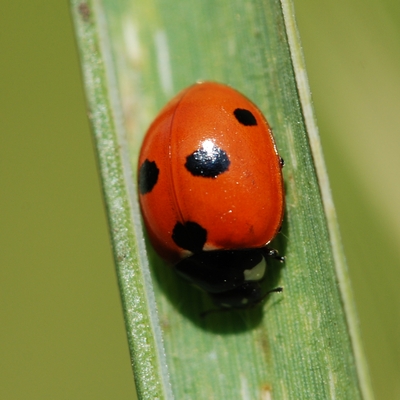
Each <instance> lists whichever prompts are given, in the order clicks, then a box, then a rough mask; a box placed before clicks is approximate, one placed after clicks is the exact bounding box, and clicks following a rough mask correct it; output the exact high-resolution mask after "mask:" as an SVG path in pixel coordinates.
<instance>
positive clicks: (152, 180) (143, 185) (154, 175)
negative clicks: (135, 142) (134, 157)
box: [139, 159, 160, 194]
mask: <svg viewBox="0 0 400 400" xmlns="http://www.w3.org/2000/svg"><path fill="white" fill-rule="evenodd" d="M159 172H160V170H159V169H158V167H157V164H156V163H155V161H149V160H147V159H146V160H144V163H143V164H142V165H141V166H140V169H139V192H140V194H146V193H150V192H151V191H152V190H153V188H154V186H155V185H156V183H157V180H158V174H159Z"/></svg>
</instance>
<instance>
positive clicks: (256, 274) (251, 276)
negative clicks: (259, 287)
mask: <svg viewBox="0 0 400 400" xmlns="http://www.w3.org/2000/svg"><path fill="white" fill-rule="evenodd" d="M266 269H267V262H266V261H265V258H264V257H263V258H262V260H261V261H260V262H259V263H258V264H257V265H256V266H255V267H253V268H252V269H245V270H244V271H243V273H244V280H245V281H259V280H261V279H262V278H263V277H264V274H265V270H266Z"/></svg>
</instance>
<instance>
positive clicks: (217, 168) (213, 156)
mask: <svg viewBox="0 0 400 400" xmlns="http://www.w3.org/2000/svg"><path fill="white" fill-rule="evenodd" d="M230 163H231V162H230V160H229V157H228V155H227V154H226V152H225V151H224V150H222V149H221V148H219V147H217V146H213V147H212V148H211V149H205V148H204V147H203V148H201V149H198V150H196V151H194V152H193V153H192V154H190V156H187V157H186V164H185V167H186V169H187V170H188V171H189V172H190V173H191V174H192V175H194V176H201V177H203V178H216V177H217V176H218V175H220V174H222V173H223V172H225V171H227V170H228V168H229V165H230Z"/></svg>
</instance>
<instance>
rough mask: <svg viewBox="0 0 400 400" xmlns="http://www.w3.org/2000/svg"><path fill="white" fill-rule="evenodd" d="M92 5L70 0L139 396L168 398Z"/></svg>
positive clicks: (103, 50) (104, 44)
mask: <svg viewBox="0 0 400 400" xmlns="http://www.w3.org/2000/svg"><path fill="white" fill-rule="evenodd" d="M92 6H93V5H92V4H91V5H90V8H89V5H88V4H85V3H81V2H77V1H73V2H72V12H73V18H74V22H75V27H76V33H77V38H78V45H79V49H80V53H81V61H82V71H83V76H84V80H85V84H86V95H87V102H88V108H89V117H90V120H91V124H92V130H93V134H94V139H95V146H96V150H97V155H98V161H99V168H100V173H101V177H102V183H103V191H104V197H105V202H106V207H107V211H108V217H109V225H110V232H111V241H112V244H113V249H114V258H115V263H116V268H117V275H118V281H119V286H120V292H121V299H122V305H123V309H124V310H123V311H124V317H125V325H126V331H127V336H128V342H129V348H130V352H131V359H132V366H133V370H134V375H135V382H136V389H137V392H138V396H139V397H140V398H144V399H156V398H157V399H170V398H172V393H171V388H170V383H169V378H168V371H167V366H166V362H165V355H164V348H163V343H162V339H161V331H160V328H159V324H158V317H157V310H156V304H155V299H154V293H153V289H152V283H151V280H150V274H149V270H148V263H147V260H146V258H145V257H144V253H145V251H144V243H143V235H142V231H141V227H140V223H135V221H139V218H140V217H139V209H138V206H137V204H136V202H135V201H132V199H134V195H133V194H134V188H133V186H132V178H131V176H130V175H129V168H127V165H126V163H129V160H128V161H127V157H126V155H125V154H124V148H123V145H122V144H123V140H124V139H123V138H122V137H121V133H120V127H119V120H118V117H117V115H118V102H117V98H116V96H115V93H113V91H114V90H115V86H113V85H112V84H111V83H112V76H111V75H110V74H109V73H108V71H110V68H109V65H108V63H109V59H108V58H107V54H108V53H109V50H108V48H107V38H106V37H104V33H105V31H104V30H103V31H102V30H101V26H102V21H101V19H100V17H101V13H98V12H95V11H94V8H91V7H92ZM125 147H126V146H125Z"/></svg>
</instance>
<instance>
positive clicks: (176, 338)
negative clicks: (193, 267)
mask: <svg viewBox="0 0 400 400" xmlns="http://www.w3.org/2000/svg"><path fill="white" fill-rule="evenodd" d="M72 7H73V15H74V19H75V22H76V27H77V37H78V43H79V46H80V50H81V55H82V64H83V71H84V78H85V83H86V91H87V96H88V103H89V108H90V115H91V120H92V124H93V129H94V134H95V140H96V145H97V149H98V153H99V163H100V171H101V175H102V179H103V185H104V192H105V199H106V204H107V207H108V211H109V219H110V227H111V230H110V231H111V239H112V243H113V246H114V251H115V259H116V264H117V272H118V276H119V281H120V287H121V296H122V300H123V304H124V312H125V319H126V325H127V332H128V339H129V344H130V348H131V354H132V359H133V366H134V371H135V380H136V383H137V386H138V392H139V396H140V397H141V398H156V397H160V398H168V397H169V396H171V394H170V393H169V385H168V378H167V375H168V373H167V371H166V367H165V365H168V368H169V371H170V379H171V384H172V391H173V393H174V395H175V397H176V398H177V399H185V398H188V399H202V398H204V399H213V398H215V399H224V398H227V399H258V398H269V397H268V396H272V398H275V399H286V398H287V399H291V398H296V399H310V398H317V399H325V398H338V399H358V398H365V399H372V394H371V391H370V389H369V383H368V378H367V373H366V367H365V363H364V361H363V356H362V351H361V345H360V342H359V336H358V333H357V326H356V322H355V312H354V308H353V305H352V304H353V303H352V297H351V290H350V286H349V282H348V277H347V273H346V267H345V260H344V256H343V253H342V249H341V246H340V239H339V234H338V229H337V224H336V219H335V214H334V209H333V205H332V202H331V198H330V193H329V185H328V181H327V178H326V173H325V167H324V163H323V158H322V153H321V151H320V145H319V139H318V133H317V130H316V128H315V122H314V117H313V114H312V108H311V103H310V98H309V94H308V85H307V81H306V75H305V73H304V64H303V61H302V56H301V50H300V45H299V41H298V38H297V33H296V29H295V25H294V20H293V9H292V5H291V3H290V2H287V1H285V0H283V1H282V3H280V2H278V1H275V0H265V1H261V0H258V1H257V0H252V1H243V0H234V1H223V0H217V1H215V0H213V1H211V0H208V1H204V0H203V1H200V0H193V1H190V2H188V1H183V0H174V1H168V0H164V1H163V0H159V1H157V0H148V1H142V2H137V1H123V0H120V1H115V0H114V1H111V0H104V1H103V3H102V4H101V7H100V3H99V2H97V1H93V2H87V3H80V2H77V1H73V2H72ZM197 80H215V81H220V82H224V83H227V84H230V85H232V86H234V87H235V88H236V89H238V90H240V91H241V92H242V93H244V94H245V95H247V96H248V97H249V98H251V99H252V100H253V101H254V102H255V103H256V104H257V105H258V106H259V107H260V108H261V109H262V111H263V112H264V113H265V115H266V117H267V118H268V120H269V121H270V123H271V125H272V127H273V129H274V134H275V138H276V141H277V146H278V149H279V151H280V154H281V155H282V156H283V158H284V159H285V162H286V166H285V168H284V177H285V185H286V193H287V199H286V216H285V221H284V225H283V230H282V234H281V235H279V237H278V238H277V239H276V240H275V242H274V245H275V246H276V247H277V248H278V249H279V250H280V251H281V253H282V254H285V255H286V256H287V261H286V264H285V266H284V267H283V268H282V267H281V266H279V265H277V264H271V268H270V269H271V271H270V272H269V278H270V285H271V286H276V285H278V284H279V285H282V286H284V288H285V291H284V293H283V295H279V294H275V295H272V296H270V298H269V299H268V300H267V302H266V304H264V306H263V307H262V308H261V307H260V308H257V309H254V310H249V311H246V312H232V313H221V314H213V315H209V316H208V317H207V318H206V319H201V318H200V316H199V314H200V312H201V311H203V310H206V309H209V308H210V307H212V306H211V304H210V302H209V300H208V299H207V298H205V296H204V295H203V294H202V293H200V292H198V291H196V290H194V289H193V288H191V287H189V286H188V285H186V284H185V283H183V282H181V281H180V280H179V279H178V278H177V277H176V276H175V275H174V273H173V271H172V270H171V269H170V268H168V267H166V266H165V264H164V263H163V262H162V260H160V259H159V258H158V257H157V256H156V255H155V254H154V252H153V251H152V249H151V248H150V247H148V257H149V261H150V264H151V275H152V281H153V284H154V293H155V301H156V303H157V306H158V309H159V317H158V316H157V313H156V311H155V306H154V302H153V296H152V291H153V287H152V285H151V280H150V279H149V274H148V271H147V261H146V259H145V256H144V255H145V253H144V248H143V240H142V236H141V235H142V234H141V224H140V218H139V216H138V207H137V200H136V195H135V189H134V186H133V179H132V178H131V172H130V171H131V169H132V170H135V168H136V158H137V154H138V149H139V146H140V142H141V140H142V137H143V135H144V133H145V130H146V128H147V126H148V125H149V123H150V122H151V120H152V118H154V116H155V115H156V114H157V112H158V110H159V109H160V108H161V107H162V106H163V105H164V104H165V103H166V102H167V101H168V100H169V99H170V98H171V97H172V96H173V95H174V94H175V93H176V92H178V91H179V90H180V89H182V88H184V87H186V86H188V85H190V84H192V83H193V82H195V81H197ZM132 216H133V218H132ZM138 317H140V319H141V321H142V322H143V323H139V322H138ZM158 321H160V322H158ZM160 330H162V332H163V338H164V343H165V353H166V356H165V362H164V356H163V344H162V341H161V334H160V333H159V331H160ZM144 340H145V341H146V346H144V345H143V343H144ZM152 390H154V391H153V392H152ZM154 393H158V394H157V396H155V395H154ZM152 395H153V396H154V397H151V396H152Z"/></svg>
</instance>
